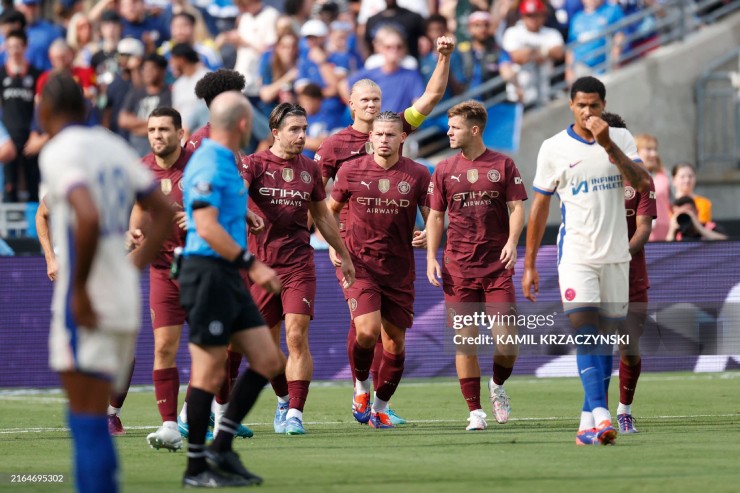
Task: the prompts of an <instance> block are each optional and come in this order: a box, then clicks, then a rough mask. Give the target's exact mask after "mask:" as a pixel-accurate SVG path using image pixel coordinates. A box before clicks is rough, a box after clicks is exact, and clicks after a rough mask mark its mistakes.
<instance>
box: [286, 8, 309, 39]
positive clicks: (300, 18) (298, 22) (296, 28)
mask: <svg viewBox="0 0 740 493" xmlns="http://www.w3.org/2000/svg"><path fill="white" fill-rule="evenodd" d="M311 4H312V1H311V0H285V4H284V5H283V9H284V11H285V15H286V16H287V17H288V18H290V20H291V22H292V24H293V32H294V33H296V34H298V33H300V32H301V26H302V25H303V24H305V22H306V21H307V20H308V19H309V18H310V17H311V8H312V5H311Z"/></svg>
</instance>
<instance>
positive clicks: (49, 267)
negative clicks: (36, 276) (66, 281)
mask: <svg viewBox="0 0 740 493" xmlns="http://www.w3.org/2000/svg"><path fill="white" fill-rule="evenodd" d="M57 272H59V267H57V259H56V257H49V258H47V259H46V275H47V276H49V280H50V281H56V280H57Z"/></svg>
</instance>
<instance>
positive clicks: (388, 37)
mask: <svg viewBox="0 0 740 493" xmlns="http://www.w3.org/2000/svg"><path fill="white" fill-rule="evenodd" d="M374 46H375V51H376V52H378V53H381V54H382V55H383V60H384V62H383V65H382V66H381V67H379V68H375V69H370V70H368V69H363V70H360V71H358V72H356V73H355V74H353V75H352V76H350V77H349V80H348V81H347V83H345V84H343V85H342V92H343V96H345V99H349V88H350V87H352V85H353V84H354V83H355V82H357V81H358V80H360V79H370V80H372V81H374V82H375V83H376V84H378V86H380V89H381V91H382V93H383V108H382V109H383V110H384V111H395V112H397V113H400V112H402V111H404V110H405V109H406V108H408V107H409V106H411V105H412V104H413V103H414V101H415V100H416V99H418V98H419V96H421V95H422V93H423V92H424V80H423V79H422V78H421V74H419V72H418V71H416V70H409V69H405V68H402V67H401V60H403V57H404V56H405V55H406V44H405V41H404V38H403V36H402V35H401V33H400V32H399V31H398V30H397V29H395V28H394V27H392V26H389V25H386V26H383V27H381V28H380V29H378V33H377V34H376V36H375V42H374Z"/></svg>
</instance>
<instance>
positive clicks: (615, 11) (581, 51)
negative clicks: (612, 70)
mask: <svg viewBox="0 0 740 493" xmlns="http://www.w3.org/2000/svg"><path fill="white" fill-rule="evenodd" d="M623 18H624V14H623V13H622V8H621V7H620V6H619V5H614V4H611V3H606V2H605V1H604V0H583V10H582V11H580V12H578V13H576V14H575V15H574V16H573V18H572V20H571V23H570V29H569V33H568V42H569V43H570V42H573V41H579V42H580V44H578V45H577V46H576V47H575V48H572V49H570V50H568V52H567V53H566V55H565V63H566V71H565V78H566V80H567V81H569V82H572V81H574V80H575V79H577V78H578V77H581V76H583V75H587V74H589V73H592V72H594V71H596V73H602V72H603V71H604V69H606V68H607V67H606V66H605V63H606V61H607V53H606V49H607V46H606V37H605V36H604V34H605V33H606V31H607V30H608V29H609V27H610V26H612V25H614V24H616V23H617V22H619V21H621V20H622V19H623ZM623 43H624V33H623V32H621V31H618V32H616V33H615V34H614V37H613V38H612V49H611V61H612V63H613V64H616V63H617V62H618V61H619V56H620V54H621V53H622V44H623Z"/></svg>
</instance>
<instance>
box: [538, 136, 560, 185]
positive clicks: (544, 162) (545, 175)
mask: <svg viewBox="0 0 740 493" xmlns="http://www.w3.org/2000/svg"><path fill="white" fill-rule="evenodd" d="M547 147H548V145H547V141H545V142H543V143H542V146H541V147H540V152H539V154H538V155H537V171H536V172H535V175H534V183H533V184H532V188H533V189H534V191H535V192H538V193H541V194H543V195H552V194H553V193H555V189H556V188H557V186H558V177H557V176H556V174H555V170H554V169H553V165H552V161H551V159H550V157H549V155H548V154H549V151H548V149H547Z"/></svg>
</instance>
